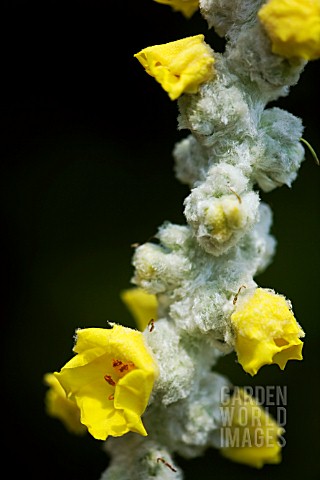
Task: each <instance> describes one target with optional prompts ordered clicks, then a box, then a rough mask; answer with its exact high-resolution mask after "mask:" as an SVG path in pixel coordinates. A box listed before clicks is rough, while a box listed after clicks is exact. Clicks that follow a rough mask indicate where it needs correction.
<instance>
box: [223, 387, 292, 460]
mask: <svg viewBox="0 0 320 480" xmlns="http://www.w3.org/2000/svg"><path fill="white" fill-rule="evenodd" d="M221 417H222V425H223V426H222V428H221V431H220V434H221V440H222V443H223V444H224V445H223V446H222V448H221V449H220V453H221V454H222V455H223V456H224V457H226V458H228V459H229V460H232V461H233V462H238V463H243V464H245V465H248V466H250V467H254V468H262V467H263V465H264V464H266V463H271V464H275V463H280V462H281V446H280V440H281V435H282V434H283V433H284V429H283V428H282V427H280V426H279V425H278V424H277V422H276V421H275V420H274V419H273V418H272V417H271V415H269V414H268V412H267V411H265V410H264V409H263V408H261V407H260V405H259V404H258V403H257V402H256V401H255V399H254V398H253V397H251V395H249V394H248V393H246V392H245V391H244V390H243V389H241V388H239V389H236V393H235V395H233V396H231V397H230V398H228V400H227V401H226V402H223V404H222V406H221Z"/></svg>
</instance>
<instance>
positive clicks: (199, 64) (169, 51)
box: [134, 34, 214, 100]
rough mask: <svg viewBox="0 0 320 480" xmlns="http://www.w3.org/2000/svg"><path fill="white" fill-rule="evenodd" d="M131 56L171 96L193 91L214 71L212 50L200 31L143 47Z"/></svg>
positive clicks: (173, 97)
mask: <svg viewBox="0 0 320 480" xmlns="http://www.w3.org/2000/svg"><path fill="white" fill-rule="evenodd" d="M134 56H135V57H136V58H137V59H138V60H139V62H140V63H141V65H142V66H143V67H144V68H145V70H146V72H147V73H148V74H149V75H151V76H152V77H154V78H155V79H156V81H157V82H159V83H160V84H161V86H162V88H163V89H164V90H165V91H166V92H167V93H168V95H169V97H170V98H171V100H176V99H177V98H178V97H180V95H182V94H183V93H197V92H198V90H199V87H200V85H201V84H202V83H204V82H208V81H209V80H210V79H211V78H212V77H213V74H214V70H213V63H214V58H213V51H212V49H211V48H210V47H209V45H207V44H206V43H205V41H204V35H202V34H201V35H195V36H193V37H187V38H183V39H181V40H176V41H175V42H169V43H165V44H163V45H154V46H153V47H147V48H144V49H143V50H141V51H140V52H138V53H136V54H135V55H134Z"/></svg>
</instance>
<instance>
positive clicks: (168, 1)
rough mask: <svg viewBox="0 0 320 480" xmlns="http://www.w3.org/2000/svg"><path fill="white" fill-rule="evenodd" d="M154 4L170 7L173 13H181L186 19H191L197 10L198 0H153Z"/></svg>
mask: <svg viewBox="0 0 320 480" xmlns="http://www.w3.org/2000/svg"><path fill="white" fill-rule="evenodd" d="M155 2H157V3H162V4H163V5H170V7H172V9H173V10H174V11H176V12H181V13H182V14H183V15H184V16H185V17H186V18H190V17H192V15H193V14H194V13H195V12H196V11H197V10H198V9H199V0H155Z"/></svg>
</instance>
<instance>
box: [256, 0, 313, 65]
mask: <svg viewBox="0 0 320 480" xmlns="http://www.w3.org/2000/svg"><path fill="white" fill-rule="evenodd" d="M258 17H259V19H260V21H261V23H262V25H263V27H264V29H265V30H266V33H267V35H268V36H269V38H270V40H271V43H272V52H273V53H276V54H278V55H281V56H282V57H285V58H294V57H298V58H302V59H304V60H315V59H317V58H320V0H269V1H268V2H267V3H266V4H265V5H263V6H262V7H261V9H260V10H259V12H258Z"/></svg>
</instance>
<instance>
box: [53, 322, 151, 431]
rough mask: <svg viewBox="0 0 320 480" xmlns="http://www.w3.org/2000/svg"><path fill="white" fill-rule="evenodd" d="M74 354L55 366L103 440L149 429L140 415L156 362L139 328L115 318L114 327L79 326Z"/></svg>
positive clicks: (86, 422) (84, 417)
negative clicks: (128, 325)
mask: <svg viewBox="0 0 320 480" xmlns="http://www.w3.org/2000/svg"><path fill="white" fill-rule="evenodd" d="M73 350H74V352H75V353H76V354H77V355H76V356H75V357H73V358H72V359H71V360H70V361H69V362H68V363H66V365H65V366H64V367H63V368H62V369H61V371H60V372H59V373H58V372H55V377H56V378H57V379H58V381H59V382H60V384H61V385H62V387H63V388H64V390H65V392H66V395H67V398H68V399H70V400H72V401H73V402H75V403H76V405H77V407H78V408H79V409H80V412H81V423H83V424H84V425H86V426H87V428H88V431H89V432H90V433H91V435H92V436H93V437H94V438H96V439H99V440H105V439H106V438H107V437H108V435H112V436H115V437H117V436H121V435H124V434H125V433H127V432H129V431H132V432H137V433H139V434H141V435H147V432H146V430H145V428H144V425H143V423H142V421H141V418H140V417H141V415H142V414H143V413H144V411H145V409H146V407H147V405H148V401H149V397H150V394H151V392H152V389H153V384H154V381H155V378H156V376H157V366H156V364H155V361H154V359H153V357H152V355H151V353H150V352H149V350H148V348H147V346H146V344H145V342H144V339H143V335H142V333H141V332H138V331H136V330H132V329H130V328H127V327H123V326H121V325H115V324H112V328H111V329H104V328H86V329H80V330H78V331H77V335H76V344H75V346H74V349H73Z"/></svg>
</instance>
